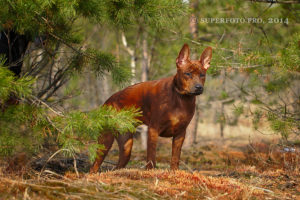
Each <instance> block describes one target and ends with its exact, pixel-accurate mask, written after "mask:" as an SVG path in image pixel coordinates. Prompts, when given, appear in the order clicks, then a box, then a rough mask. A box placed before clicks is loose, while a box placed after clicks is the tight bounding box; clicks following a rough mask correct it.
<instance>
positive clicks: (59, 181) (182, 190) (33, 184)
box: [0, 136, 300, 199]
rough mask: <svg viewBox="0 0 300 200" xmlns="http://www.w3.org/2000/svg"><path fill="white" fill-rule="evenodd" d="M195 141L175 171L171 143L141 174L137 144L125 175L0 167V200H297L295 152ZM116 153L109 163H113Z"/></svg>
mask: <svg viewBox="0 0 300 200" xmlns="http://www.w3.org/2000/svg"><path fill="white" fill-rule="evenodd" d="M256 138H257V137H256ZM198 141H199V143H198V145H196V146H193V148H190V149H186V150H184V151H183V153H182V157H181V161H182V162H181V164H180V168H181V169H182V170H178V171H169V170H168V168H169V160H170V156H171V152H170V149H171V140H170V139H166V140H164V139H161V140H160V141H159V144H158V152H157V164H158V169H155V170H149V171H147V170H144V169H141V167H142V166H144V165H145V159H146V158H145V155H146V153H145V151H141V150H140V148H139V144H135V145H134V150H133V155H132V158H131V161H130V163H129V164H128V168H129V169H123V170H116V171H109V170H108V171H106V172H105V170H107V169H111V168H112V165H111V164H107V163H105V164H104V165H103V168H102V170H103V172H102V173H100V174H94V175H90V174H88V173H84V171H85V170H86V168H88V164H87V163H85V164H84V163H83V164H82V163H81V164H79V165H78V167H81V168H79V171H80V174H79V175H80V176H79V177H77V175H76V173H75V172H71V170H72V169H71V168H69V169H68V170H69V171H68V172H67V173H64V172H63V171H64V170H62V171H60V173H61V174H55V173H54V172H53V171H50V170H52V169H51V168H49V167H46V168H45V171H44V172H43V174H42V175H41V176H40V177H39V176H38V175H39V173H40V171H33V170H31V169H30V168H29V169H25V170H24V169H23V168H22V167H21V168H22V169H23V171H22V170H21V173H20V172H19V173H18V174H17V173H16V172H13V173H12V174H7V172H6V171H5V170H4V169H5V168H6V167H5V165H4V164H3V163H2V164H1V163H0V199H300V168H299V166H300V163H299V162H300V151H299V149H300V148H299V147H295V148H296V150H295V152H283V151H282V147H281V146H278V145H274V144H277V143H276V141H275V142H274V141H271V140H265V141H268V142H262V141H264V139H260V140H256V141H251V142H249V140H248V137H244V136H243V137H236V136H228V137H226V138H225V139H219V138H217V137H214V138H212V139H211V140H210V139H207V138H205V137H203V138H202V139H201V140H200V139H199V140H198ZM135 143H136V141H135ZM116 149H117V147H116V146H114V147H113V149H112V151H111V152H110V153H109V156H108V158H107V159H108V160H110V161H114V162H115V161H116V160H117V157H118V151H117V150H116ZM21 160H22V159H21ZM46 160H47V159H46ZM16 163H22V162H20V159H17V162H16ZM55 163H56V162H54V163H52V165H53V164H54V165H55ZM58 163H59V162H58ZM16 165H17V164H16ZM81 165H82V166H81ZM55 166H57V165H55ZM59 167H61V166H59ZM18 168H20V166H16V168H15V169H18Z"/></svg>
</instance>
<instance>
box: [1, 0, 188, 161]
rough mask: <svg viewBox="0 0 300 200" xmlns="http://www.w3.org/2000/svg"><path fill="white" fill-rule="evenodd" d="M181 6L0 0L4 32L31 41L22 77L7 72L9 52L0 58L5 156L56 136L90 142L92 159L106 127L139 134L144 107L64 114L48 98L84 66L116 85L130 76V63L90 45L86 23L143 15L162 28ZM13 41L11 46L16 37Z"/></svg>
mask: <svg viewBox="0 0 300 200" xmlns="http://www.w3.org/2000/svg"><path fill="white" fill-rule="evenodd" d="M182 5H183V3H182V2H181V1H131V0H121V1H115V0H114V1H107V0H105V1H97V0H71V1H69V0H59V1H57V0H54V1H53V0H28V1H10V0H0V7H1V12H0V31H1V33H3V34H1V36H2V37H8V36H9V33H10V32H13V33H16V34H17V35H19V36H24V35H25V36H26V38H28V39H29V40H31V45H29V46H28V48H27V51H26V52H23V55H24V56H22V57H21V58H20V59H18V63H20V62H21V63H23V65H22V74H21V77H15V76H14V74H13V73H12V72H11V71H9V67H11V66H14V65H15V64H16V63H14V62H12V61H11V60H10V59H8V57H10V56H11V53H12V52H11V51H9V52H8V54H7V55H6V58H4V57H3V58H2V59H1V62H0V65H1V66H0V105H1V109H2V111H1V113H0V155H1V156H6V157H7V156H10V155H12V154H14V153H17V152H22V151H26V152H30V153H38V152H39V150H40V149H41V148H42V147H43V146H45V145H46V144H47V143H50V142H54V143H55V144H56V145H58V147H59V148H62V149H67V150H68V151H66V152H69V153H71V154H74V153H75V152H78V151H80V150H82V149H84V148H86V147H87V146H86V144H89V145H88V148H89V154H90V158H91V159H92V160H93V159H94V157H95V151H96V149H97V148H98V147H99V145H97V144H96V142H95V141H96V140H97V138H98V136H99V135H101V133H103V132H105V131H107V130H110V131H113V132H114V133H116V134H122V133H125V132H134V131H135V127H136V126H137V125H138V124H139V121H138V120H137V117H138V116H139V115H140V112H139V110H138V108H126V109H124V110H121V111H119V110H118V111H117V110H115V109H113V108H111V107H99V108H98V109H95V110H93V111H90V112H80V111H72V112H68V113H66V112H57V111H56V110H55V109H53V108H51V107H50V106H49V103H48V102H49V100H50V99H51V98H52V100H53V99H55V100H57V98H58V97H57V96H56V93H57V91H59V89H60V88H61V87H62V86H64V85H65V84H66V83H67V82H68V81H69V80H70V79H71V78H72V76H73V75H74V74H76V75H78V74H81V73H83V72H84V71H85V70H89V71H93V72H94V73H95V74H97V75H98V76H102V75H104V74H107V73H110V74H111V77H112V80H113V81H114V83H117V84H120V83H123V82H125V81H127V80H128V79H129V78H130V72H129V69H128V68H127V67H125V66H123V65H120V64H119V63H118V62H117V60H116V59H115V57H114V56H113V55H112V54H110V53H108V52H105V51H100V50H98V49H93V48H91V47H89V46H88V44H86V43H85V35H84V33H83V31H82V29H84V26H85V25H86V24H85V23H91V24H94V25H95V24H98V25H100V26H101V25H105V26H107V25H109V26H111V27H113V28H117V29H123V28H126V27H128V26H130V25H131V24H134V23H135V22H136V20H137V19H139V20H142V21H143V22H145V23H150V24H152V25H153V26H161V25H162V24H163V23H169V22H170V20H172V19H173V17H174V16H175V15H176V14H177V11H179V10H180V8H181V6H182ZM7 41H8V44H7V45H8V46H7V47H8V49H11V48H12V47H13V44H12V43H13V41H10V38H7ZM37 41H38V42H37ZM5 60H6V62H5ZM5 65H6V66H5ZM20 66H21V65H20ZM12 96H13V97H14V99H17V102H16V103H15V104H13V105H11V104H10V103H8V100H9V99H10V97H12Z"/></svg>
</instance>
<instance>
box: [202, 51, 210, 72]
mask: <svg viewBox="0 0 300 200" xmlns="http://www.w3.org/2000/svg"><path fill="white" fill-rule="evenodd" d="M211 56H212V48H211V47H207V48H206V49H205V50H204V51H203V52H202V54H201V57H200V62H201V64H202V67H203V68H204V69H205V70H207V69H208V68H209V67H210V60H211Z"/></svg>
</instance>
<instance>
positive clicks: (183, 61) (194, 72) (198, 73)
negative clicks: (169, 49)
mask: <svg viewBox="0 0 300 200" xmlns="http://www.w3.org/2000/svg"><path fill="white" fill-rule="evenodd" d="M211 57H212V48H211V47H207V48H206V49H205V50H204V51H203V52H202V55H201V57H200V59H199V60H190V49H189V46H188V45H187V44H184V45H183V47H182V49H181V51H180V53H179V55H178V57H177V59H176V65H177V74H176V76H175V84H176V89H177V91H178V92H179V93H180V94H184V95H200V94H202V93H203V90H204V89H203V87H204V82H205V77H206V71H207V69H208V68H209V66H210V60H211Z"/></svg>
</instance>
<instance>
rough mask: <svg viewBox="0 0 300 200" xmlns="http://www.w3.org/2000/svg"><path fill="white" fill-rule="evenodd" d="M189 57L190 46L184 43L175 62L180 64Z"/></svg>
mask: <svg viewBox="0 0 300 200" xmlns="http://www.w3.org/2000/svg"><path fill="white" fill-rule="evenodd" d="M189 58H190V48H189V46H188V45H187V44H184V45H183V47H182V48H181V50H180V53H179V55H178V57H177V59H176V64H177V65H181V64H184V63H186V62H187V60H188V59H189Z"/></svg>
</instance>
